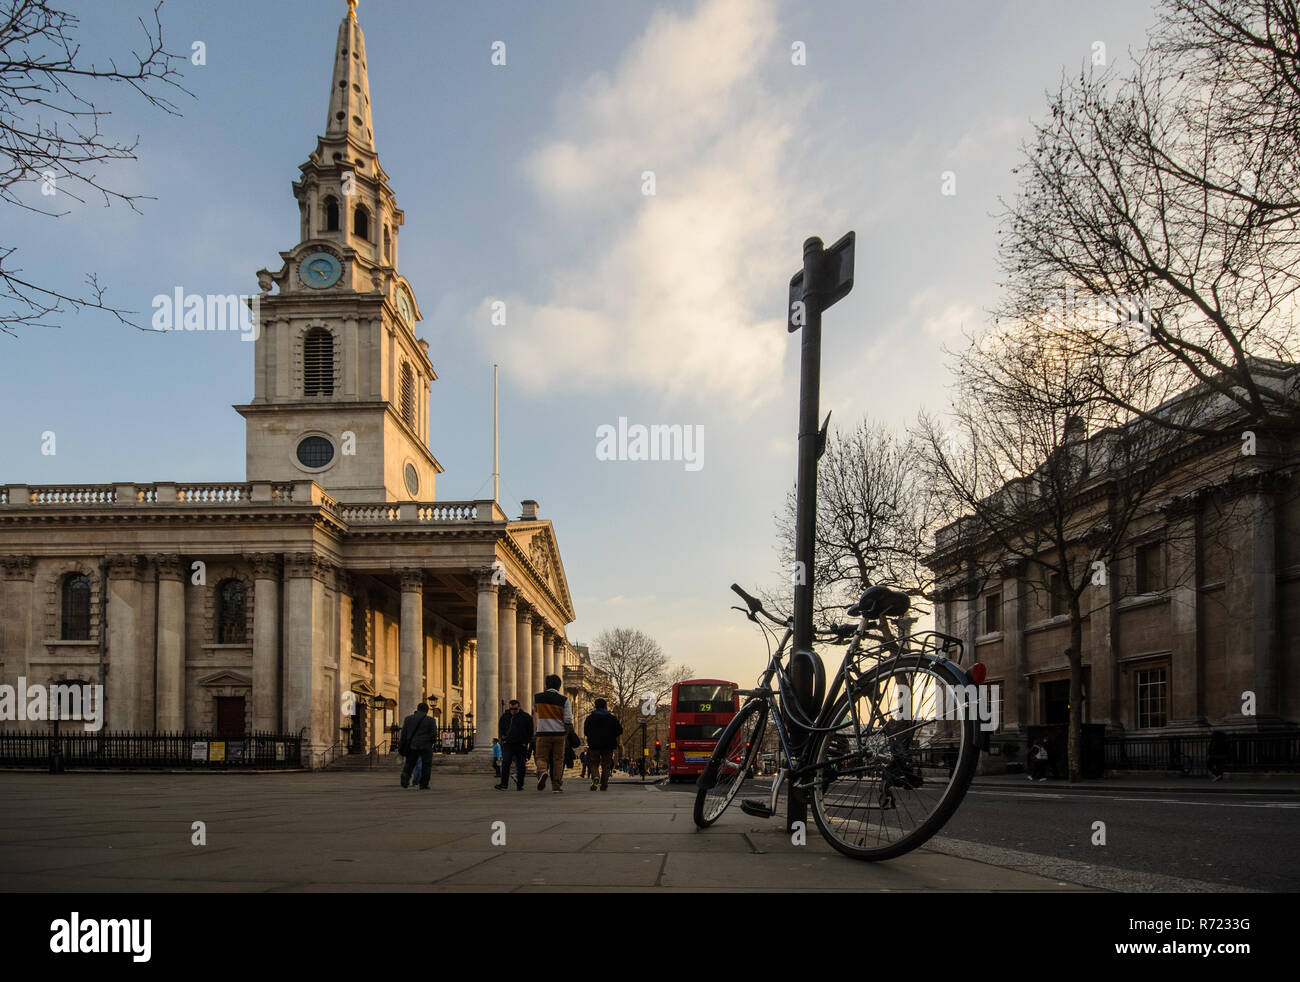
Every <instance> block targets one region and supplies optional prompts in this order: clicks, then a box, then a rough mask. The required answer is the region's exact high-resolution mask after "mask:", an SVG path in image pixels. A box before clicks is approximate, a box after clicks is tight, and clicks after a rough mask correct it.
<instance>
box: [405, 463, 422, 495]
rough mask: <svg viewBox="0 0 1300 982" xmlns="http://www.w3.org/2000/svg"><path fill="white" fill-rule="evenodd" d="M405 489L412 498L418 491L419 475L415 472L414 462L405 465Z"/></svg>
mask: <svg viewBox="0 0 1300 982" xmlns="http://www.w3.org/2000/svg"><path fill="white" fill-rule="evenodd" d="M405 475H406V490H407V491H408V492H410V495H411V497H412V498H414V497H415V496H416V495H417V494H419V493H420V475H419V474H417V473H416V472H415V465H414V464H407V465H406V471H405Z"/></svg>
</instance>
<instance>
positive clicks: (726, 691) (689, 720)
mask: <svg viewBox="0 0 1300 982" xmlns="http://www.w3.org/2000/svg"><path fill="white" fill-rule="evenodd" d="M738 709H740V697H739V696H738V695H736V683H735V682H724V681H722V680H721V679H688V680H687V681H685V682H678V683H677V684H676V685H674V686H673V695H672V704H671V707H670V710H669V715H668V734H669V735H668V780H669V781H689V780H690V779H691V778H693V777H695V776H696V775H698V774H702V773H703V772H704V765H705V764H707V763H708V762H709V757H710V755H711V754H712V753H713V748H714V747H716V746H717V745H718V737H720V736H722V731H723V730H724V729H726V728H727V724H728V723H730V722H731V718H732V717H733V716H735V715H736V711H737V710H738Z"/></svg>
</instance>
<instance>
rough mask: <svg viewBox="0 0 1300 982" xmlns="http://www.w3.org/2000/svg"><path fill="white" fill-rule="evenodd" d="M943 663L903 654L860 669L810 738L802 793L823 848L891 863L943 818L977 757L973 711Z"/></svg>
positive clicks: (960, 681) (961, 684)
mask: <svg viewBox="0 0 1300 982" xmlns="http://www.w3.org/2000/svg"><path fill="white" fill-rule="evenodd" d="M965 685H966V679H965V677H964V676H963V675H961V674H960V673H959V672H958V671H956V670H955V669H954V668H953V667H952V666H950V665H948V664H947V663H944V662H940V661H935V660H932V659H929V658H917V657H908V656H903V657H901V658H895V659H893V660H891V661H888V662H885V663H884V664H882V665H880V666H879V667H877V668H875V669H873V670H872V671H870V672H868V673H867V674H866V675H865V676H864V677H863V678H862V679H861V680H860V681H859V682H858V683H857V684H856V685H855V686H854V688H853V690H852V691H851V692H850V693H847V694H846V695H844V696H842V697H841V698H840V700H839V701H838V702H837V703H836V705H835V707H834V709H833V710H832V714H831V715H830V716H829V717H827V718H828V719H829V720H830V725H832V726H834V727H835V728H834V729H833V730H831V731H829V732H823V733H819V734H817V736H816V738H815V740H814V742H813V745H812V747H811V748H810V753H809V758H808V759H809V762H810V763H811V764H812V765H813V767H814V768H815V769H814V770H813V771H812V776H811V780H810V782H809V784H808V785H807V786H806V787H807V791H806V792H805V793H806V794H807V796H808V797H810V798H811V800H812V806H813V817H814V818H815V819H816V821H817V827H818V828H819V829H820V830H821V833H822V835H823V836H824V837H825V838H826V841H827V842H829V843H830V844H831V845H832V846H834V847H835V848H836V849H838V850H839V851H840V852H842V853H844V854H845V855H846V856H852V857H853V858H854V859H865V860H880V859H893V858H894V857H896V856H901V855H903V854H904V853H906V852H910V851H911V850H913V849H915V848H916V847H917V846H919V845H921V843H923V842H925V841H926V840H927V839H929V838H930V837H931V836H932V835H934V834H935V833H936V832H937V831H939V829H940V828H942V827H943V824H944V823H945V822H946V821H948V819H949V818H950V817H951V816H952V813H953V812H954V811H956V809H957V806H958V805H959V804H961V800H962V798H963V797H965V794H966V789H967V788H968V787H969V786H970V782H971V778H972V777H974V774H975V765H976V762H977V760H978V757H979V748H978V744H977V739H978V728H977V715H978V714H977V713H976V707H974V706H971V705H968V704H967V702H966V699H967V698H968V696H969V692H970V690H967V689H966V688H965Z"/></svg>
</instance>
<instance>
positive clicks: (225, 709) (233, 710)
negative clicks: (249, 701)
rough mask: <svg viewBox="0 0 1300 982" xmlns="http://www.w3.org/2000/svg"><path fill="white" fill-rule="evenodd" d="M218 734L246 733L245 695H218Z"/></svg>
mask: <svg viewBox="0 0 1300 982" xmlns="http://www.w3.org/2000/svg"><path fill="white" fill-rule="evenodd" d="M216 698H217V736H219V737H238V736H243V735H244V697H243V696H217V697H216Z"/></svg>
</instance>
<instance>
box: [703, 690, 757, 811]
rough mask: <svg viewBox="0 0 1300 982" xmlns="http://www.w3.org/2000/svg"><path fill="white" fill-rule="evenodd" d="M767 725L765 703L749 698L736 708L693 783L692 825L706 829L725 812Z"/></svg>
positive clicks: (747, 768) (742, 781)
mask: <svg viewBox="0 0 1300 982" xmlns="http://www.w3.org/2000/svg"><path fill="white" fill-rule="evenodd" d="M766 723H767V700H766V699H752V700H750V701H749V702H747V703H745V705H743V706H741V707H740V712H738V713H737V714H736V715H735V716H734V717H732V720H731V722H730V723H728V724H727V728H726V729H725V730H723V731H722V736H721V737H719V738H718V745H717V746H716V747H714V748H713V756H711V757H710V758H709V762H708V763H707V764H706V765H705V766H704V773H703V774H701V775H700V777H699V780H698V781H697V782H696V784H697V785H698V787H699V790H698V791H696V792H695V824H696V825H698V826H699V827H700V828H702V829H706V828H708V827H709V826H710V825H712V824H713V823H714V822H716V821H717V820H718V819H719V818H721V817H722V813H723V812H724V811H726V810H727V806H728V805H729V804H731V800H732V799H733V798H734V797H736V792H738V791H739V790H740V786H741V785H742V784H744V783H745V774H746V772H747V771H748V770H749V769H750V767H752V766H753V763H754V761H755V760H756V759H757V757H758V753H759V744H760V743H761V742H762V739H763V730H764V727H765V724H766Z"/></svg>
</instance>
